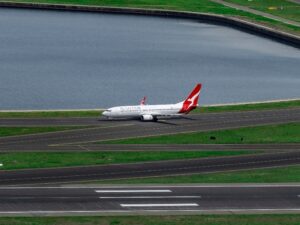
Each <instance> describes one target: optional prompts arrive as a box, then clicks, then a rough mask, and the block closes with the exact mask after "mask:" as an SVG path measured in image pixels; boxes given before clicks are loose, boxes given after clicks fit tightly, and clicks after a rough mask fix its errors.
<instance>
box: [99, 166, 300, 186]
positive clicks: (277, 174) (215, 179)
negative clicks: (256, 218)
mask: <svg viewBox="0 0 300 225" xmlns="http://www.w3.org/2000/svg"><path fill="white" fill-rule="evenodd" d="M289 182H292V183H294V182H300V166H299V165H296V166H288V167H278V168H268V169H253V170H244V171H234V172H217V173H208V174H193V175H184V176H166V177H153V178H134V179H122V180H110V181H99V182H97V183H101V184H193V183H289Z"/></svg>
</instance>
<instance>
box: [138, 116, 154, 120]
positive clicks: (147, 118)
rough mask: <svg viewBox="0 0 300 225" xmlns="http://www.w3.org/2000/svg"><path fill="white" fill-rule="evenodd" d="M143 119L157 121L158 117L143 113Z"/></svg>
mask: <svg viewBox="0 0 300 225" xmlns="http://www.w3.org/2000/svg"><path fill="white" fill-rule="evenodd" d="M141 120H143V121H155V120H156V118H155V117H154V116H152V115H142V116H141Z"/></svg>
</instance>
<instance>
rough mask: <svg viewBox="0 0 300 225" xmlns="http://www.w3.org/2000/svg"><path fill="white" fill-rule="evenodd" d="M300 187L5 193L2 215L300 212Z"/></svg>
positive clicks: (23, 189)
mask: <svg viewBox="0 0 300 225" xmlns="http://www.w3.org/2000/svg"><path fill="white" fill-rule="evenodd" d="M299 211H300V185H288V184H273V185H269V184H261V185H259V184H249V185H247V184H244V185H187V186H180V185H178V186H176V185H175V186H168V185H163V186H140V185H139V186H106V187H105V186H104V187H103V186H94V187H88V186H86V187H15V188H14V187H4V188H0V215H2V216H5V215H35V216H41V215H93V214H100V215H109V214H178V213H185V214H188V213H190V214H201V213H299Z"/></svg>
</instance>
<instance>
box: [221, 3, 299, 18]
mask: <svg viewBox="0 0 300 225" xmlns="http://www.w3.org/2000/svg"><path fill="white" fill-rule="evenodd" d="M225 1H226V2H231V3H235V4H239V5H243V6H247V7H249V8H252V9H255V10H258V11H262V12H266V13H269V14H273V15H275V16H280V17H282V18H286V19H289V20H294V21H298V22H300V4H297V3H294V2H291V1H286V0H255V1H248V0H225Z"/></svg>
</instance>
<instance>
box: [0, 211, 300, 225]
mask: <svg viewBox="0 0 300 225" xmlns="http://www.w3.org/2000/svg"><path fill="white" fill-rule="evenodd" d="M299 221H300V215H299V214H298V215H297V214H285V215H195V216H191V215H189V216H104V217H96V216H95V217H84V216H82V217H15V218H11V217H2V218H0V225H62V224H64V225H96V224H97V225H196V224H205V225H221V224H222V225H229V224H231V225H299V224H300V222H299Z"/></svg>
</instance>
